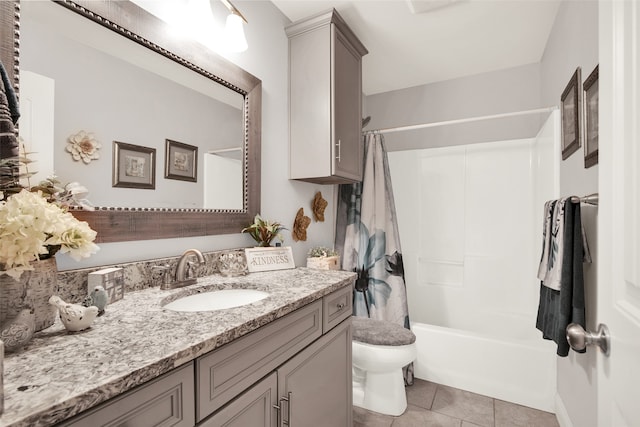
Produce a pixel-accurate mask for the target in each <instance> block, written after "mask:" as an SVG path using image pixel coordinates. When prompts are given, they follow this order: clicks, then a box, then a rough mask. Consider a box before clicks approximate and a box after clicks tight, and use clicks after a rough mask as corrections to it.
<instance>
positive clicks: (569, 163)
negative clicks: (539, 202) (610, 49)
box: [540, 0, 598, 427]
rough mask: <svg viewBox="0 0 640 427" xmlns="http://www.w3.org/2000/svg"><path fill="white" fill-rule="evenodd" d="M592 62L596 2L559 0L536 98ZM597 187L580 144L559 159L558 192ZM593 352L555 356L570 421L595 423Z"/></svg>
mask: <svg viewBox="0 0 640 427" xmlns="http://www.w3.org/2000/svg"><path fill="white" fill-rule="evenodd" d="M597 63H598V3H597V2H596V1H591V0H580V1H577V0H574V1H564V2H562V5H561V6H560V9H559V11H558V16H557V18H556V22H555V24H554V26H553V30H552V33H551V36H550V38H549V41H548V43H547V47H546V50H545V53H544V55H543V58H542V61H541V66H540V69H541V71H540V74H541V78H542V85H541V87H542V95H541V99H542V102H543V103H545V104H551V103H554V104H558V103H559V102H560V95H561V94H562V91H563V90H564V88H565V86H566V85H567V83H568V82H569V79H570V78H571V76H572V74H573V72H574V71H575V69H576V67H578V66H580V67H582V81H584V80H585V79H586V78H587V76H588V75H589V74H590V73H591V71H592V70H593V69H594V68H595V66H596V64H597ZM597 191H598V166H597V165H596V166H593V167H591V168H589V169H585V168H584V152H583V147H581V148H580V149H579V150H578V151H577V152H575V153H573V155H571V156H570V157H569V158H568V159H566V160H564V161H562V162H561V164H560V193H561V194H563V195H564V194H576V195H584V194H590V193H594V192H597ZM582 217H583V223H584V228H585V232H586V233H587V239H588V241H589V247H590V249H591V256H592V257H593V261H594V262H593V264H591V265H586V266H585V288H586V300H587V308H586V313H587V327H588V329H590V330H595V329H596V326H597V325H596V324H595V319H596V310H597V305H596V286H597V282H596V266H597V249H598V244H597V243H598V242H597V221H596V219H597V208H596V207H591V206H585V205H583V209H582ZM595 356H596V352H595V351H593V350H591V349H590V350H589V351H587V353H585V354H578V353H575V352H570V353H569V356H568V357H566V358H558V395H559V397H560V399H561V400H562V403H563V405H564V408H565V409H566V413H567V416H568V417H569V418H570V421H571V424H572V425H573V426H575V427H578V426H580V427H590V426H596V425H597V416H596V415H597V413H596V407H597V384H596V381H597V380H596V371H595V369H596V357H595Z"/></svg>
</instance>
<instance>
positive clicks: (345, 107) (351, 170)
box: [331, 25, 363, 181]
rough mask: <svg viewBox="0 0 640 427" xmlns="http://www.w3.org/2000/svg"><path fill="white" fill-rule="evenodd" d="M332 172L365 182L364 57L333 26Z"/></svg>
mask: <svg viewBox="0 0 640 427" xmlns="http://www.w3.org/2000/svg"><path fill="white" fill-rule="evenodd" d="M331 28H332V36H333V37H332V43H333V61H334V64H333V67H332V68H333V83H334V90H333V94H334V97H333V123H334V129H333V132H334V134H333V147H334V153H333V154H334V155H333V171H332V172H333V175H336V176H341V177H343V178H347V179H351V180H354V181H362V162H363V156H362V148H363V143H362V136H361V133H362V58H361V56H360V54H359V53H358V52H357V51H356V50H355V49H354V48H353V47H352V46H351V44H350V43H349V42H348V41H347V39H346V38H345V37H344V35H343V34H342V33H341V32H340V30H339V29H337V28H336V27H335V26H334V25H332V26H331Z"/></svg>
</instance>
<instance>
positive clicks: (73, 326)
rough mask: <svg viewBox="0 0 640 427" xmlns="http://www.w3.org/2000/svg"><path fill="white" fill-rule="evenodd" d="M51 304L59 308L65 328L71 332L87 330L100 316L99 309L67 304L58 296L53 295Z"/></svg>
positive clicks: (50, 299) (50, 300)
mask: <svg viewBox="0 0 640 427" xmlns="http://www.w3.org/2000/svg"><path fill="white" fill-rule="evenodd" d="M49 304H52V305H55V306H56V307H58V312H59V313H60V320H61V321H62V324H63V325H64V327H65V328H67V330H68V331H70V332H77V331H82V330H84V329H87V328H88V327H90V326H91V323H93V321H94V320H95V318H96V317H97V316H98V307H96V306H91V307H84V306H82V305H80V304H71V303H67V302H64V301H63V300H62V298H60V297H59V296H57V295H53V296H52V297H51V298H49Z"/></svg>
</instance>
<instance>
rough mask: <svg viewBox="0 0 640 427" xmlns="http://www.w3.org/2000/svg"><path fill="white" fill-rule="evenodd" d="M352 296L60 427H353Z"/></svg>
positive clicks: (336, 296) (333, 298)
mask: <svg viewBox="0 0 640 427" xmlns="http://www.w3.org/2000/svg"><path fill="white" fill-rule="evenodd" d="M351 289H352V287H351V286H347V287H344V288H342V289H339V290H337V291H335V292H333V293H331V294H329V295H326V296H324V297H323V298H322V299H319V300H316V301H314V302H312V303H310V304H308V305H305V306H304V307H302V308H299V309H297V310H295V311H294V312H292V313H289V314H287V315H285V316H283V317H280V318H279V319H276V320H274V321H272V322H270V323H267V324H266V325H264V326H262V327H260V328H258V329H256V330H254V331H252V332H250V333H248V334H246V335H244V336H242V337H240V338H236V339H234V340H233V341H231V342H229V343H228V344H225V345H223V346H221V347H220V348H218V349H216V350H213V351H211V352H209V353H207V354H205V355H203V356H201V357H199V358H197V359H196V360H195V361H194V362H189V363H187V364H186V365H183V366H181V367H179V368H176V369H174V370H172V371H170V372H168V373H166V374H164V375H162V376H160V377H158V378H156V379H154V380H151V381H149V382H148V383H145V384H142V385H140V386H138V387H136V388H134V389H132V390H130V391H128V392H126V393H124V394H122V395H121V396H118V397H115V398H113V399H111V400H109V401H107V402H105V403H102V404H100V405H98V406H96V407H95V408H93V409H89V410H87V411H86V412H83V413H81V414H80V415H77V416H75V417H73V418H72V419H70V420H68V421H65V422H63V423H62V424H61V425H63V426H73V427H96V426H127V427H157V426H173V427H193V426H194V425H197V426H198V427H213V426H228V427H233V426H235V427H247V426H251V427H276V426H278V425H285V424H286V425H293V426H314V427H323V426H326V427H343V426H344V427H347V426H349V427H350V426H351V424H352V418H353V415H352V406H351V405H352V383H351V320H350V318H351V313H352V306H351ZM287 423H288V424H287Z"/></svg>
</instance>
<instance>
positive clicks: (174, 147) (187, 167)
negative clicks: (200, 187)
mask: <svg viewBox="0 0 640 427" xmlns="http://www.w3.org/2000/svg"><path fill="white" fill-rule="evenodd" d="M164 177H165V178H167V179H178V180H181V181H191V182H197V180H198V147H196V146H195V145H189V144H183V143H182V142H178V141H172V140H171V139H167V140H166V145H165V163H164Z"/></svg>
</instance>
